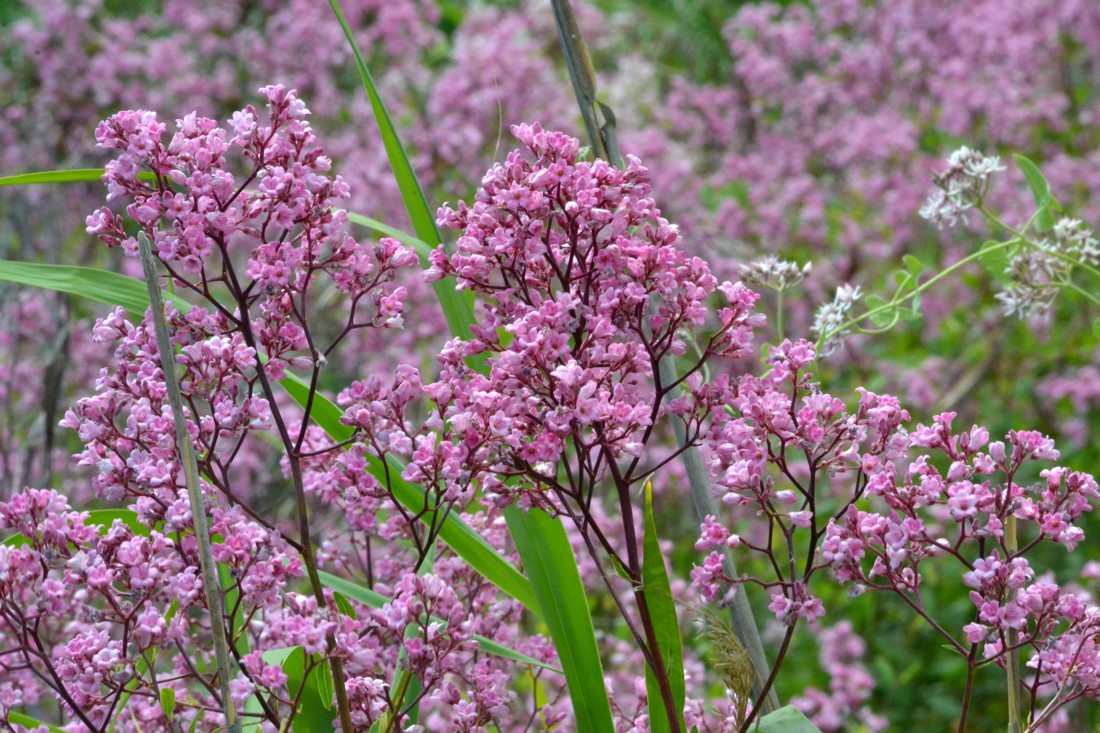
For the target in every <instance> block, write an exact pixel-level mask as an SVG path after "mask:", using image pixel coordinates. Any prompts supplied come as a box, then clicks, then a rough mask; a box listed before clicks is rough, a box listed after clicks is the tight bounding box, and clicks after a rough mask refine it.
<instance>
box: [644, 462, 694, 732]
mask: <svg viewBox="0 0 1100 733" xmlns="http://www.w3.org/2000/svg"><path fill="white" fill-rule="evenodd" d="M642 546H643V548H644V553H645V554H644V555H643V557H642V584H643V589H644V591H645V602H646V605H647V606H648V607H649V615H650V618H652V619H653V628H654V635H655V636H656V637H657V648H658V649H659V650H660V652H661V658H662V659H663V660H664V665H665V670H667V672H668V678H669V685H670V686H671V688H672V700H673V703H674V704H675V705H676V710H675V711H673V714H674V715H675V716H676V717H677V718H678V719H679V721H680V728H679V729H680V730H684V729H686V728H687V726H686V725H685V724H684V698H685V695H686V692H685V683H684V650H683V646H682V644H683V642H682V640H681V638H680V622H679V620H678V619H677V618H676V604H675V603H674V602H673V600H672V587H671V585H669V582H668V571H667V570H666V568H665V556H664V554H662V552H661V545H660V541H659V538H658V536H657V523H656V521H655V519H654V516H653V484H652V483H650V482H646V487H645V536H644V538H643V540H642ZM645 682H646V694H647V697H648V700H649V729H650V730H651V731H652V732H653V733H663V732H664V731H671V730H672V726H671V725H670V724H669V713H668V709H667V708H666V706H665V702H664V700H663V699H662V697H661V689H660V687H659V685H658V683H657V676H656V675H655V674H654V672H653V670H652V669H650V667H649V665H648V664H647V665H646V669H645Z"/></svg>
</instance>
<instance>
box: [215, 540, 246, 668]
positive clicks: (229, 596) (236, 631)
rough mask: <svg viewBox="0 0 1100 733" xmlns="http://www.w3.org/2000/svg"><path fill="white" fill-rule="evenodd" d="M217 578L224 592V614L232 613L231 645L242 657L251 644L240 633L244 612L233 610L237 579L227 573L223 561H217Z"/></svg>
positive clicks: (239, 593) (235, 599) (236, 595)
mask: <svg viewBox="0 0 1100 733" xmlns="http://www.w3.org/2000/svg"><path fill="white" fill-rule="evenodd" d="M218 580H219V582H220V583H221V584H222V590H223V591H224V593H225V612H226V614H230V613H232V614H233V618H232V628H231V629H230V632H231V634H232V636H231V638H233V639H236V642H235V643H234V645H233V646H234V648H235V649H236V650H237V654H239V655H240V656H242V657H243V656H245V655H246V654H248V653H249V652H250V651H252V650H251V644H249V643H248V634H245V633H242V631H243V629H244V625H245V622H246V621H247V619H246V618H245V614H243V613H241V610H242V609H237V610H236V612H234V608H236V605H237V601H238V599H239V598H240V595H241V592H240V590H238V588H237V581H235V580H234V579H233V577H232V576H231V575H230V574H229V566H228V565H226V564H225V563H223V562H220V563H218Z"/></svg>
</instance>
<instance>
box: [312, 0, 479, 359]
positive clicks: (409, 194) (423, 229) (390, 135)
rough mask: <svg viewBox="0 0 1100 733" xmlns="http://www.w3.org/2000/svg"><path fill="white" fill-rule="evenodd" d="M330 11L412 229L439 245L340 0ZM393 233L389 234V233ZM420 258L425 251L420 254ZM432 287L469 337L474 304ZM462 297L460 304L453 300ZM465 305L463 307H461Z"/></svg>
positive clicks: (332, 1) (458, 331) (456, 328)
mask: <svg viewBox="0 0 1100 733" xmlns="http://www.w3.org/2000/svg"><path fill="white" fill-rule="evenodd" d="M329 5H331V6H332V12H333V13H335V14H336V19H337V20H338V21H339V23H340V28H341V29H343V31H344V36H345V37H346V38H347V39H348V44H349V45H350V46H351V50H352V53H353V54H354V55H355V65H356V67H357V68H358V70H359V76H360V78H361V79H362V80H363V88H364V89H365V90H366V92H367V97H368V98H369V99H370V106H371V110H373V111H374V119H375V121H376V122H377V123H378V131H379V133H380V134H381V136H382V144H383V145H384V146H385V148H386V155H387V156H388V157H389V160H390V167H391V168H392V169H393V177H394V179H395V180H396V181H397V187H398V189H399V190H400V192H401V199H402V200H403V201H404V202H405V209H406V210H407V211H408V212H409V220H410V221H412V225H413V231H415V232H416V236H417V237H419V238H420V240H421V241H422V242H424V243H425V244H427V245H428V247H431V248H434V247H438V246H439V244H440V243H441V242H442V241H443V237H442V236H440V234H439V228H438V227H437V226H436V225H435V215H434V214H433V213H432V210H431V208H430V207H429V206H428V199H427V198H426V197H425V196H424V190H423V189H422V188H421V187H420V182H419V181H418V180H417V178H416V173H415V172H414V171H413V169H412V165H411V164H410V163H409V156H408V155H407V154H406V153H405V146H404V145H402V144H401V139H400V138H399V137H398V136H397V130H396V129H395V128H394V126H393V119H392V118H391V117H390V113H389V110H388V109H386V104H385V102H383V101H382V97H381V95H379V93H378V87H377V86H375V84H374V77H372V76H371V73H370V69H369V68H367V63H366V61H364V60H363V54H362V53H361V52H360V51H359V44H357V43H356V42H355V35H354V34H353V33H352V31H351V27H350V26H349V25H348V21H347V19H346V18H345V17H344V12H343V10H341V8H340V2H339V0H329ZM390 236H392V235H390ZM421 257H422V258H423V257H424V255H423V254H422V255H421ZM433 289H434V290H435V293H436V296H437V297H438V298H439V302H440V304H441V305H442V306H443V313H444V315H445V316H446V317H447V324H448V325H449V326H450V327H451V333H453V334H454V335H455V336H458V337H460V338H468V337H469V335H470V326H471V325H473V323H474V317H473V305H472V302H471V301H470V300H469V299H468V296H467V294H466V293H459V292H457V291H455V289H454V287H453V286H451V285H448V284H446V283H443V282H437V283H434V285H433ZM456 301H461V304H460V303H458V302H456ZM462 305H464V306H465V307H462Z"/></svg>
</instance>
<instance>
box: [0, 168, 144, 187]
mask: <svg viewBox="0 0 1100 733" xmlns="http://www.w3.org/2000/svg"><path fill="white" fill-rule="evenodd" d="M104 173H106V171H105V170H104V169H103V168H76V169H73V170H64V171H37V172H34V173H20V174H19V175H15V176H5V177H3V178H0V186H30V185H34V184H38V183H82V182H86V181H100V180H102V179H103V174H104ZM138 178H140V179H142V180H144V181H155V180H156V177H155V176H154V175H153V174H152V173H150V172H149V171H142V172H141V173H138Z"/></svg>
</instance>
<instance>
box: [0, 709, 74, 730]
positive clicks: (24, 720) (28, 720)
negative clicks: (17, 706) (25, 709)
mask: <svg viewBox="0 0 1100 733" xmlns="http://www.w3.org/2000/svg"><path fill="white" fill-rule="evenodd" d="M8 722H9V723H15V724H16V725H23V726H26V727H27V728H30V729H31V730H33V729H35V728H40V727H42V726H43V725H44V726H46V728H47V729H48V730H49V731H50V733H66V731H65V729H64V728H58V727H57V726H56V725H50V724H49V723H43V722H42V721H41V720H37V719H35V718H32V717H31V716H29V715H23V713H17V712H15V711H14V710H10V711H8Z"/></svg>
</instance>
